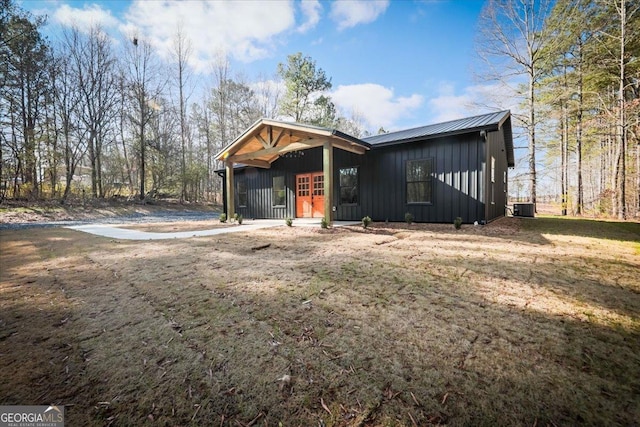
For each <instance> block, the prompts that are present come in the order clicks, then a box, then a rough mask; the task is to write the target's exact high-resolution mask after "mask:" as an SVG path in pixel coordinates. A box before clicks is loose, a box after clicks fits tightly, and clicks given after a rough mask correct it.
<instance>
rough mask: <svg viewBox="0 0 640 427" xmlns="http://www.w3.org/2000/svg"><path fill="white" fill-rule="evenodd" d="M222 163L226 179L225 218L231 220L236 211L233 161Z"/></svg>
mask: <svg viewBox="0 0 640 427" xmlns="http://www.w3.org/2000/svg"><path fill="white" fill-rule="evenodd" d="M224 165H225V169H226V175H227V179H226V180H225V184H226V185H227V220H231V219H232V218H233V215H234V214H235V213H236V212H235V210H236V208H235V206H234V203H233V202H234V200H235V198H236V195H235V191H234V189H235V185H233V162H231V161H226V162H225V163H224Z"/></svg>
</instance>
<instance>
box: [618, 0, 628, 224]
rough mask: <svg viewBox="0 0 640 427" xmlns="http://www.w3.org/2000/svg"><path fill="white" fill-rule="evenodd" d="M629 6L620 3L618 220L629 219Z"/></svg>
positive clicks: (622, 0) (624, 2) (622, 1)
mask: <svg viewBox="0 0 640 427" xmlns="http://www.w3.org/2000/svg"><path fill="white" fill-rule="evenodd" d="M626 11H627V5H626V1H625V0H621V1H620V81H619V88H618V102H619V103H620V106H619V108H620V110H619V112H618V128H619V146H620V148H619V152H620V157H618V159H619V160H618V162H619V169H618V173H619V175H620V176H619V177H618V184H619V188H618V192H619V194H618V198H619V202H618V218H619V219H626V218H627V209H626V205H627V201H626V191H625V189H626V178H627V167H626V166H627V165H626V162H627V153H626V148H627V129H626V128H627V126H626V122H625V102H624V101H625V100H624V80H625V77H626V76H625V71H626V70H625V63H624V55H625V41H626V40H625V36H626V34H625V32H626V14H627V12H626Z"/></svg>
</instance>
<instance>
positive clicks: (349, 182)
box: [340, 167, 358, 205]
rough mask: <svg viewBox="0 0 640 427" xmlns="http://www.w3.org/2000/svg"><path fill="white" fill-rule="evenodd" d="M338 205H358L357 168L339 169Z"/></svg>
mask: <svg viewBox="0 0 640 427" xmlns="http://www.w3.org/2000/svg"><path fill="white" fill-rule="evenodd" d="M340 204H341V205H356V204H358V168H357V167H352V168H344V169H340Z"/></svg>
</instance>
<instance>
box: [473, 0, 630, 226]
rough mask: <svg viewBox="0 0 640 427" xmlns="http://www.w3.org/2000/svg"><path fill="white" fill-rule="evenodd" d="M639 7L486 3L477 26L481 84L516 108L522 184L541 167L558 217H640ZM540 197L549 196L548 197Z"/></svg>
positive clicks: (534, 187)
mask: <svg viewBox="0 0 640 427" xmlns="http://www.w3.org/2000/svg"><path fill="white" fill-rule="evenodd" d="M639 8H640V2H637V1H632V0H553V1H552V0H490V1H488V2H487V4H486V6H485V8H484V10H483V12H482V15H481V18H480V26H479V28H480V39H479V44H478V51H479V53H480V56H481V57H482V58H483V59H485V65H488V66H487V67H485V77H488V78H489V79H490V80H494V81H496V82H501V83H502V84H503V85H505V86H509V87H510V89H511V90H512V93H513V94H515V95H517V96H518V97H519V99H520V100H521V104H520V108H518V110H519V111H516V112H515V114H514V117H515V118H516V122H517V123H516V124H518V125H519V126H520V128H521V129H523V130H524V132H523V134H524V135H525V136H526V139H527V142H528V144H527V150H528V155H527V158H526V159H525V161H526V162H527V172H526V173H523V174H520V176H519V177H516V182H515V183H512V184H515V185H516V186H522V184H523V183H525V182H526V183H527V184H528V193H529V197H530V200H531V201H532V202H534V203H535V202H536V201H537V193H538V184H539V180H538V175H539V171H538V170H537V165H538V164H540V163H539V161H538V159H537V157H536V154H537V153H538V152H540V153H542V154H543V158H542V162H541V163H542V164H543V171H542V172H543V173H546V177H545V178H546V179H547V180H552V181H553V182H554V183H557V184H558V185H557V186H554V187H556V188H554V189H553V190H555V191H553V190H552V191H553V194H552V195H554V196H555V195H558V201H559V202H561V206H562V213H563V214H565V215H566V214H567V213H572V214H576V215H581V214H583V213H585V212H589V213H597V214H609V215H614V216H617V217H618V218H628V217H637V216H638V215H640V173H639V171H640V135H639V132H640V58H639V57H640V10H639ZM547 195H549V194H548V193H547Z"/></svg>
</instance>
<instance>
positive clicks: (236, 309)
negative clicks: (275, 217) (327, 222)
mask: <svg viewBox="0 0 640 427" xmlns="http://www.w3.org/2000/svg"><path fill="white" fill-rule="evenodd" d="M173 226H175V225H173ZM168 231H173V230H168ZM0 239H1V249H2V251H1V255H0V256H1V259H0V261H1V265H2V271H1V273H0V294H1V295H2V297H1V298H0V368H2V372H3V373H4V374H3V376H4V379H3V381H2V382H0V402H2V403H3V404H24V403H31V404H36V403H37V404H45V403H59V404H64V405H68V406H67V414H68V415H67V416H68V420H69V425H105V424H106V425H109V424H111V425H139V424H144V423H145V422H154V424H158V425H172V426H173V425H224V426H227V425H228V426H236V425H278V423H279V422H282V424H283V425H284V426H290V425H291V426H296V425H300V426H311V425H325V426H330V425H333V426H378V425H401V426H413V425H429V424H448V425H536V424H537V425H546V424H549V425H553V424H555V425H575V424H586V425H632V424H634V423H637V420H638V419H640V282H639V281H638V271H640V243H638V242H639V241H640V226H639V225H638V224H631V223H623V224H621V223H615V222H597V221H587V220H574V221H569V220H563V219H556V218H538V219H536V220H520V221H518V220H515V219H510V218H507V219H504V220H500V221H498V222H495V223H493V224H490V225H489V226H486V227H484V228H479V227H475V228H474V227H472V226H465V227H463V229H462V230H460V231H455V230H454V229H453V226H452V225H417V224H414V225H412V226H406V225H405V224H391V225H386V226H385V225H384V224H374V225H373V226H372V228H371V229H368V230H363V229H362V228H358V227H349V228H339V229H331V230H320V229H319V228H301V227H294V228H288V227H284V226H283V227H278V228H274V229H262V230H257V231H252V232H251V233H248V234H245V233H236V234H229V235H220V236H214V237H202V238H191V239H186V240H171V241H167V242H165V241H150V242H129V241H128V242H124V241H113V240H110V239H105V238H99V237H96V236H92V235H87V234H82V233H80V232H74V231H70V230H64V229H44V230H27V231H19V232H9V231H3V232H0ZM266 244H270V246H268V247H267V248H265V249H262V250H252V249H251V248H252V247H254V248H255V247H257V246H260V245H266Z"/></svg>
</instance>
